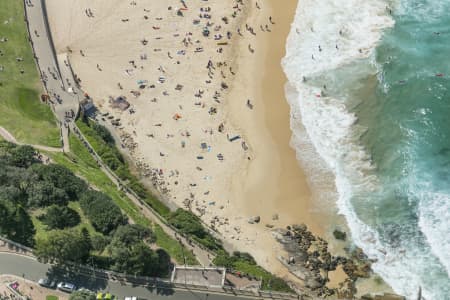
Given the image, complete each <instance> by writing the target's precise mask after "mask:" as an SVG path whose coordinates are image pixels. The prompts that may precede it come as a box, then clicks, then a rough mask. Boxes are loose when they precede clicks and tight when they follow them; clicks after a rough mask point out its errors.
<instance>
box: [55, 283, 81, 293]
mask: <svg viewBox="0 0 450 300" xmlns="http://www.w3.org/2000/svg"><path fill="white" fill-rule="evenodd" d="M76 289H77V287H76V286H75V285H74V284H72V283H68V282H60V283H58V290H61V291H64V292H67V293H72V292H74V291H75V290H76Z"/></svg>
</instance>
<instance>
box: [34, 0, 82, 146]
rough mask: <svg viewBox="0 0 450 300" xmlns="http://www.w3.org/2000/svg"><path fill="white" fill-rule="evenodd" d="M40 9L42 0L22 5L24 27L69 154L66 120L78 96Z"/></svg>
mask: <svg viewBox="0 0 450 300" xmlns="http://www.w3.org/2000/svg"><path fill="white" fill-rule="evenodd" d="M43 5H45V2H44V1H41V0H31V2H30V1H25V17H26V23H27V27H28V31H29V35H30V36H29V38H30V43H31V45H32V48H33V52H34V56H35V59H36V62H37V65H38V69H39V73H40V75H41V79H42V82H43V84H44V87H45V90H46V91H47V94H48V96H49V97H50V100H49V101H50V102H51V107H52V110H53V112H54V113H55V116H56V118H57V119H58V121H59V124H60V128H61V136H62V141H63V149H64V151H65V152H68V151H69V150H70V146H69V128H68V126H67V125H66V124H67V123H70V122H71V121H72V120H73V118H69V117H68V116H69V115H72V114H73V115H76V114H77V112H78V109H79V104H78V103H79V96H80V93H81V92H80V91H78V90H77V89H76V86H74V85H73V82H74V81H73V77H72V78H71V77H68V75H71V73H70V72H68V71H67V68H69V63H68V61H67V60H64V56H59V57H61V60H62V62H61V63H62V65H61V66H60V63H58V60H57V54H56V52H55V50H54V47H53V43H52V38H51V32H50V29H49V27H48V22H47V18H46V15H45V9H44V7H43ZM61 70H63V71H64V72H61ZM61 74H63V77H61Z"/></svg>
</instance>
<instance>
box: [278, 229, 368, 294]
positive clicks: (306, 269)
mask: <svg viewBox="0 0 450 300" xmlns="http://www.w3.org/2000/svg"><path fill="white" fill-rule="evenodd" d="M273 236H274V237H275V239H276V240H277V241H278V242H279V243H281V244H282V245H283V248H284V249H285V250H286V252H287V253H288V254H289V256H288V257H287V258H285V257H279V259H280V261H281V262H282V263H283V264H284V265H286V267H287V268H288V269H289V271H290V272H291V273H292V274H294V275H295V276H297V277H298V278H300V279H301V280H302V281H303V282H304V286H305V287H306V288H308V289H310V290H312V291H313V292H314V293H315V294H316V295H317V296H319V297H326V296H331V295H336V296H338V298H352V297H353V296H354V295H355V293H356V289H355V281H356V280H357V279H358V278H368V277H369V276H370V275H371V273H372V270H371V263H372V262H371V261H370V260H368V258H367V257H366V256H365V255H364V253H363V252H362V250H361V249H359V248H356V249H354V250H352V251H349V256H348V257H342V256H333V255H331V253H330V252H329V251H328V242H327V241H325V240H324V239H322V238H320V237H317V236H315V235H313V234H312V233H311V232H310V231H309V230H308V228H307V226H306V225H305V224H296V225H292V226H287V228H286V229H282V228H278V229H275V230H273ZM339 266H340V267H341V268H342V270H343V271H344V272H345V274H346V275H347V278H346V279H344V281H343V282H341V283H339V288H333V289H331V288H328V287H327V286H326V284H327V282H328V281H329V278H328V272H331V271H335V270H336V268H337V267H339Z"/></svg>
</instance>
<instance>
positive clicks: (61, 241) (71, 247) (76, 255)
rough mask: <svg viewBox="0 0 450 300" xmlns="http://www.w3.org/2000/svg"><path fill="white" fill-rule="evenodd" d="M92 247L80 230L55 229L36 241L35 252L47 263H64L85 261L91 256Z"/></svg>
mask: <svg viewBox="0 0 450 300" xmlns="http://www.w3.org/2000/svg"><path fill="white" fill-rule="evenodd" d="M89 251H90V247H89V246H88V245H86V243H85V237H84V236H83V235H82V233H81V232H80V231H78V230H74V229H66V230H53V231H50V232H49V233H48V235H46V236H45V237H40V238H38V239H37V241H36V247H35V252H34V254H35V255H36V256H37V257H38V259H39V260H40V261H43V262H45V263H47V262H50V263H64V262H67V261H72V262H76V263H84V262H86V260H87V258H88V257H89Z"/></svg>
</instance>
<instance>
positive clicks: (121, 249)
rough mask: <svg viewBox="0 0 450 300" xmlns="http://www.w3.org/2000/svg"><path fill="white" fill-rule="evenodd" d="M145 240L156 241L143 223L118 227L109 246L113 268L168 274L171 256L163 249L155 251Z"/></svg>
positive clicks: (160, 274) (132, 272) (152, 274)
mask: <svg viewBox="0 0 450 300" xmlns="http://www.w3.org/2000/svg"><path fill="white" fill-rule="evenodd" d="M144 241H147V242H154V241H155V237H154V234H153V232H151V231H150V230H149V229H147V228H145V227H143V226H141V225H125V226H120V227H118V228H117V230H116V231H115V232H114V235H113V238H112V241H111V243H110V245H109V246H108V247H107V250H108V252H109V253H110V255H111V259H112V261H113V264H112V266H111V268H112V269H113V270H115V271H117V272H124V273H128V274H133V275H146V276H165V275H167V272H168V270H169V265H170V256H169V255H168V254H167V253H166V252H165V251H163V250H161V251H156V252H155V251H153V250H152V249H150V248H149V246H148V245H147V244H146V243H145V242H144Z"/></svg>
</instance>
